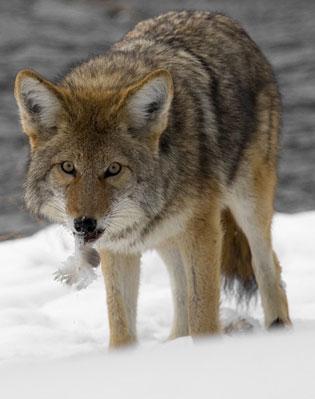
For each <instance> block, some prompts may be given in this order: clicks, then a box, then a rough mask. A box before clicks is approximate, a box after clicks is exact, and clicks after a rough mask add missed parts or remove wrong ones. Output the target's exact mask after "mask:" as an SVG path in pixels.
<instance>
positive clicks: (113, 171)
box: [104, 162, 121, 177]
mask: <svg viewBox="0 0 315 399" xmlns="http://www.w3.org/2000/svg"><path fill="white" fill-rule="evenodd" d="M120 171H121V165H120V163H118V162H113V163H111V164H110V165H109V167H108V168H107V169H106V171H105V173H104V177H110V176H116V175H118V173H120Z"/></svg>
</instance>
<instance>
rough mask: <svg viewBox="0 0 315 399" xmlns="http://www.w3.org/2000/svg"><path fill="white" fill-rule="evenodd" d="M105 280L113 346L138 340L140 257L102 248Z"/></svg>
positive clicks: (111, 343) (111, 344) (111, 345)
mask: <svg viewBox="0 0 315 399" xmlns="http://www.w3.org/2000/svg"><path fill="white" fill-rule="evenodd" d="M100 255H101V265H102V272H103V276H104V279H105V286H106V294H107V307H108V320H109V329H110V347H112V348H113V347H119V346H124V345H129V344H132V343H134V342H135V341H136V338H137V337H136V335H137V334H136V317H137V299H138V290H139V275H140V256H138V255H122V254H113V253H110V252H108V251H105V250H101V251H100Z"/></svg>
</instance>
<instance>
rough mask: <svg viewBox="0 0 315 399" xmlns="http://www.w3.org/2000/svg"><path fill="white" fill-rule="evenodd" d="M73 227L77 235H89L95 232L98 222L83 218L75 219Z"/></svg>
mask: <svg viewBox="0 0 315 399" xmlns="http://www.w3.org/2000/svg"><path fill="white" fill-rule="evenodd" d="M73 225H74V229H75V231H76V232H77V233H80V234H89V233H94V232H95V230H96V226H97V221H96V220H95V219H92V218H87V217H85V216H83V217H81V218H77V219H74V222H73Z"/></svg>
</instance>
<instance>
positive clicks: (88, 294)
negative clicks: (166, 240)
mask: <svg viewBox="0 0 315 399" xmlns="http://www.w3.org/2000/svg"><path fill="white" fill-rule="evenodd" d="M314 239H315V212H309V213H302V214H296V215H290V216H289V215H282V214H278V215H277V216H276V218H275V222H274V244H275V249H276V251H277V253H278V255H279V258H280V260H281V263H282V265H283V278H284V280H285V281H286V283H287V292H288V297H289V304H290V310H291V316H292V319H293V322H294V326H295V327H294V329H293V330H292V331H290V332H276V333H267V332H265V331H264V330H263V328H262V327H260V324H261V321H262V311H261V307H260V305H259V303H258V304H257V306H251V307H250V309H248V310H246V309H244V308H238V309H236V308H235V306H234V304H233V301H232V302H230V301H228V300H227V299H224V300H223V303H222V319H223V320H224V322H225V323H228V322H230V321H231V320H237V319H238V318H240V317H246V318H247V319H248V320H250V321H251V322H252V324H254V325H255V328H254V330H253V332H252V333H248V334H244V333H239V334H234V335H233V336H224V337H221V338H215V339H206V340H204V341H203V342H200V343H199V344H197V345H196V344H193V343H192V341H191V339H190V338H182V339H179V340H177V341H173V342H167V343H165V339H166V338H167V335H168V332H169V329H170V323H171V319H172V305H171V294H170V288H169V282H168V276H167V274H166V271H165V269H164V266H163V264H162V262H161V260H160V259H159V257H158V256H157V255H156V253H154V252H150V253H146V254H145V255H144V257H143V267H142V283H141V291H140V305H139V318H138V330H139V340H140V343H139V345H138V347H137V348H135V349H133V350H129V351H123V352H120V353H112V352H111V353H110V352H108V351H107V341H108V326H107V316H106V304H105V291H104V284H103V280H102V277H101V275H100V270H98V273H99V278H98V279H97V280H96V281H95V282H94V283H93V284H92V285H91V286H89V287H88V288H87V289H86V290H82V291H76V290H74V289H71V288H68V287H65V286H62V285H60V284H59V283H57V282H55V281H54V280H53V279H52V273H53V272H54V271H55V270H56V269H57V268H58V267H59V265H60V264H61V262H62V261H63V260H64V259H65V258H66V257H67V256H68V255H69V253H71V252H72V237H71V236H70V235H68V234H67V233H66V232H64V231H63V229H62V228H60V227H57V226H51V227H49V228H47V229H45V230H43V231H41V232H39V233H37V234H36V235H34V236H33V237H29V238H25V239H21V240H16V241H8V242H4V243H2V244H0V397H1V398H5V399H11V398H12V399H13V398H14V399H15V398H19V397H21V396H23V397H24V398H32V399H36V398H44V397H45V398H48V399H49V398H57V397H59V398H87V397H91V398H93V399H96V398H108V397H109V398H126V397H130V398H146V399H147V398H148V399H149V398H150V399H154V398H161V399H164V398H172V399H176V398H184V399H185V398H195V397H198V398H208V397H209V398H214V399H221V398H222V399H223V398H224V399H225V398H229V399H230V398H232V397H233V398H255V399H259V398H264V399H273V398H277V399H281V398H285V399H287V398H299V399H304V398H305V399H314V398H315V378H314V377H315V373H314V365H315V241H314Z"/></svg>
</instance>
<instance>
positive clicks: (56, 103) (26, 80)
mask: <svg viewBox="0 0 315 399" xmlns="http://www.w3.org/2000/svg"><path fill="white" fill-rule="evenodd" d="M14 95H15V98H16V102H17V104H18V107H19V111H20V116H21V123H22V127H23V129H24V131H25V133H27V134H28V135H30V136H31V135H34V134H38V133H40V132H41V131H45V132H51V131H52V130H53V129H54V128H55V126H56V121H57V115H58V112H59V111H60V109H61V101H60V100H61V95H60V93H59V92H58V90H57V88H56V87H55V86H54V85H53V84H52V83H50V82H48V81H47V80H45V79H44V78H42V77H41V76H40V75H38V74H37V73H36V72H33V71H31V70H22V71H20V72H19V73H18V75H17V77H16V80H15V89H14Z"/></svg>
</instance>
